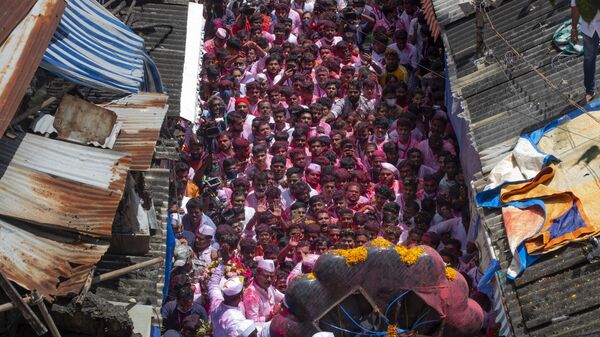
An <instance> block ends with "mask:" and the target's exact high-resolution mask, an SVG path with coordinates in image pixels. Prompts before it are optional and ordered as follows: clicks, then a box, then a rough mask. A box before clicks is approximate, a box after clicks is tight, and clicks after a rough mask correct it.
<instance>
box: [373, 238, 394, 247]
mask: <svg viewBox="0 0 600 337" xmlns="http://www.w3.org/2000/svg"><path fill="white" fill-rule="evenodd" d="M370 243H371V246H373V247H378V248H390V247H391V246H392V243H391V242H389V241H388V240H386V239H384V238H377V239H375V240H373V241H371V242H370Z"/></svg>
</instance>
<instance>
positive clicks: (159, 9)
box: [115, 0, 189, 117]
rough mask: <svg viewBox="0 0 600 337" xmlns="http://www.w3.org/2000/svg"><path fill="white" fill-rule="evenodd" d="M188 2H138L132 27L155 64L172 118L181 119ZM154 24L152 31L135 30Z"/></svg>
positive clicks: (133, 15)
mask: <svg viewBox="0 0 600 337" xmlns="http://www.w3.org/2000/svg"><path fill="white" fill-rule="evenodd" d="M188 2H189V1H164V0H148V1H143V2H141V1H138V2H137V5H136V6H135V7H134V8H133V11H132V20H131V22H132V23H131V24H130V26H131V27H133V30H134V31H135V32H136V33H138V34H139V35H140V36H141V37H143V38H144V42H145V46H146V50H147V51H148V54H149V55H150V57H151V58H152V59H153V60H154V62H155V63H156V66H157V67H158V70H159V71H160V76H161V79H162V82H163V86H164V87H165V88H166V90H167V93H168V95H169V111H168V115H169V116H177V117H179V107H180V104H179V101H180V96H181V82H182V74H183V63H184V56H185V37H186V27H187V13H188ZM115 6H116V5H115ZM128 7H129V6H127V7H125V8H124V9H123V10H122V12H123V13H124V12H126V11H127V8H128ZM151 25H152V27H151V28H143V29H136V27H144V26H145V27H148V26H151Z"/></svg>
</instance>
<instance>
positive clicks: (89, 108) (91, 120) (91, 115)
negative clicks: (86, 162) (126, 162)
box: [53, 95, 117, 147]
mask: <svg viewBox="0 0 600 337" xmlns="http://www.w3.org/2000/svg"><path fill="white" fill-rule="evenodd" d="M54 117H55V119H54V123H53V124H54V127H55V128H56V130H57V131H58V138H60V139H65V140H70V141H73V142H76V143H81V144H93V143H97V144H104V142H105V141H106V139H107V138H109V137H110V135H111V133H112V132H113V128H114V126H115V123H116V121H117V114H115V113H114V112H113V111H110V110H108V109H105V108H102V107H99V106H97V105H95V104H92V103H90V102H88V101H86V100H83V99H81V98H78V97H76V96H72V95H64V96H63V98H62V100H61V101H60V105H59V106H58V110H56V114H55V115H54ZM109 147H110V146H109Z"/></svg>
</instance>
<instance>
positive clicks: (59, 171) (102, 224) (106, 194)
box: [0, 134, 131, 237]
mask: <svg viewBox="0 0 600 337" xmlns="http://www.w3.org/2000/svg"><path fill="white" fill-rule="evenodd" d="M130 165H131V158H130V157H129V155H128V154H126V153H122V152H116V151H112V150H105V149H99V148H94V147H89V146H82V145H77V144H72V143H68V142H64V141H59V140H53V139H48V138H44V137H41V136H37V135H34V134H25V135H22V136H20V137H19V138H17V139H14V140H11V139H7V138H6V137H5V138H2V139H0V214H1V215H7V216H11V217H15V218H19V219H23V220H25V221H27V222H32V223H36V224H40V225H44V226H49V227H53V228H59V229H61V230H67V231H71V232H77V233H81V234H87V235H91V236H103V237H108V236H110V235H111V229H112V222H113V218H114V215H115V211H116V209H117V207H118V205H119V201H120V199H121V195H122V193H123V189H124V187H125V181H126V178H127V172H128V170H129V167H130Z"/></svg>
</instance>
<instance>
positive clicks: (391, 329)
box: [387, 325, 398, 337]
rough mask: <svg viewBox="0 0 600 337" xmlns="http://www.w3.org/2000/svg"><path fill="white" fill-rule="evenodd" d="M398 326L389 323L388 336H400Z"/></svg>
mask: <svg viewBox="0 0 600 337" xmlns="http://www.w3.org/2000/svg"><path fill="white" fill-rule="evenodd" d="M397 330H398V327H397V326H395V325H388V328H387V336H388V337H398V333H397V332H396V331H397Z"/></svg>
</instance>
